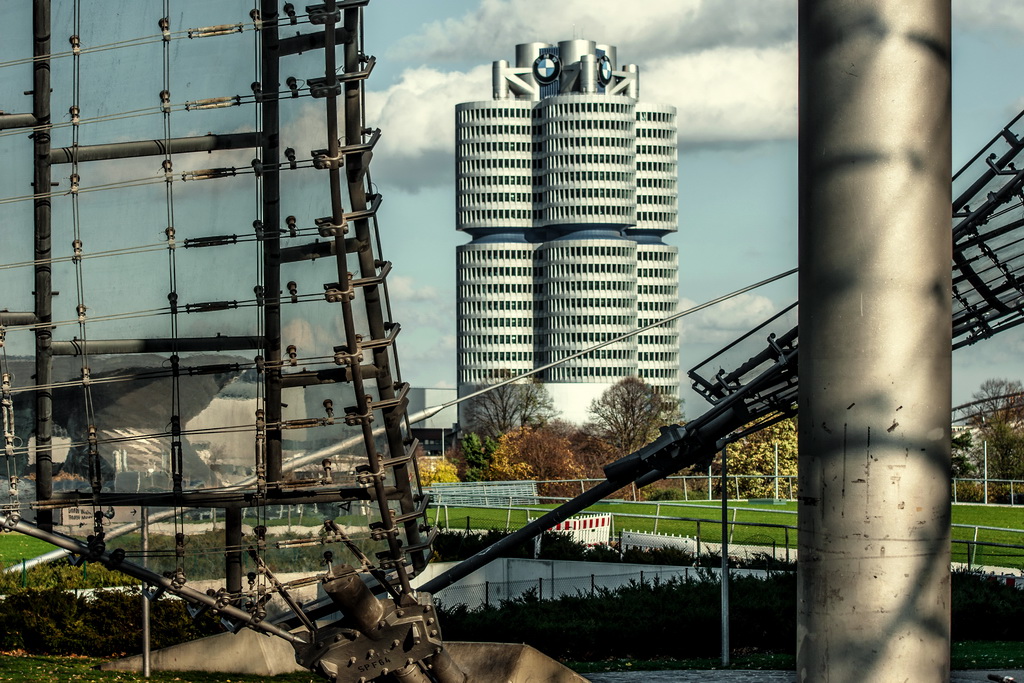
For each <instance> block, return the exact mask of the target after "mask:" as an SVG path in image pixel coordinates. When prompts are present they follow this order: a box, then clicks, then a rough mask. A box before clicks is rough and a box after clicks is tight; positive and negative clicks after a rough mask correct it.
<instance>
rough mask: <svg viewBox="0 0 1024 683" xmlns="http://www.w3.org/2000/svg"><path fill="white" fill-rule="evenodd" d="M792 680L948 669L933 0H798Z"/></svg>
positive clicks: (946, 353)
mask: <svg viewBox="0 0 1024 683" xmlns="http://www.w3.org/2000/svg"><path fill="white" fill-rule="evenodd" d="M799 13H800V16H799V27H800V28H799V33H800V35H799V39H800V57H799V60H800V98H799V99H800V102H799V105H800V106H799V111H800V143H799V160H800V164H799V167H800V171H799V174H800V175H799V183H800V185H799V187H800V264H799V265H800V368H799V372H800V397H799V406H800V468H799V470H800V493H799V498H798V500H799V517H798V520H799V550H800V552H799V578H798V588H797V599H798V615H797V665H796V669H797V671H798V672H799V674H798V678H799V680H801V681H831V683H853V682H854V681H856V682H858V683H860V682H861V681H903V680H922V681H948V680H949V675H950V672H949V638H950V621H949V620H950V585H949V582H950V566H949V563H950V421H949V416H950V345H951V330H950V327H951V325H950V317H951V312H950V302H951V284H950V267H949V264H950V261H951V243H950V238H949V215H950V214H949V211H950V209H949V207H950V203H951V199H950V182H949V178H950V175H951V173H950V170H951V169H950V5H949V2H948V1H947V0H904V1H903V2H899V3H893V2H890V1H889V0H805V1H804V2H801V3H799Z"/></svg>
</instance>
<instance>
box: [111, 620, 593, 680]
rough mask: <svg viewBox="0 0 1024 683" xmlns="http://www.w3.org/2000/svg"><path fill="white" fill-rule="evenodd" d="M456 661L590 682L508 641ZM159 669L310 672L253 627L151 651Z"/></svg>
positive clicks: (130, 661) (506, 674)
mask: <svg viewBox="0 0 1024 683" xmlns="http://www.w3.org/2000/svg"><path fill="white" fill-rule="evenodd" d="M445 648H447V650H448V652H449V653H450V654H451V656H452V659H453V660H455V662H456V663H457V664H458V665H459V668H461V669H462V670H463V671H465V672H466V674H468V676H469V680H470V681H481V682H491V681H493V682H494V683H586V680H587V679H585V678H583V677H582V676H580V675H579V674H577V673H575V672H574V671H572V670H571V669H568V668H566V667H565V666H562V665H561V664H559V663H558V662H556V661H555V660H553V659H551V658H550V657H548V656H547V655H545V654H542V653H541V652H539V651H538V650H536V649H534V648H532V647H530V646H529V645H519V644H507V643H445ZM150 666H151V668H152V669H153V670H154V671H211V672H222V673H233V674H247V675H252V676H276V675H278V674H283V673H292V672H295V671H305V669H304V668H303V667H301V666H299V665H298V663H296V661H295V652H294V650H293V649H292V646H291V645H289V644H288V643H286V642H285V641H283V640H281V639H280V638H275V637H268V636H264V635H262V634H259V633H256V632H255V631H253V630H251V629H243V630H241V631H239V632H238V633H237V634H234V633H221V634H219V635H216V636H210V637H208V638H201V639H199V640H193V641H191V642H188V643H181V644H180V645H173V646H171V647H168V648H164V649H162V650H157V651H155V652H153V653H152V655H151V659H150ZM100 668H101V669H105V670H108V671H109V670H115V671H141V670H142V656H141V655H134V656H132V657H125V658H123V659H115V660H113V661H110V662H107V663H106V664H103V665H102V666H101V667H100Z"/></svg>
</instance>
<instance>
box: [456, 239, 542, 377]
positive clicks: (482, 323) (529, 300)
mask: <svg viewBox="0 0 1024 683" xmlns="http://www.w3.org/2000/svg"><path fill="white" fill-rule="evenodd" d="M533 254H534V246H533V245H532V244H528V243H527V242H526V241H525V240H523V239H522V237H521V236H518V237H517V236H516V235H503V236H495V237H489V238H485V239H481V240H476V241H473V242H470V243H469V244H464V245H462V246H460V247H458V249H457V250H456V291H457V294H456V296H457V303H456V306H457V320H458V322H457V328H458V329H457V339H456V345H457V353H458V368H459V376H458V384H459V389H460V392H462V393H463V394H465V393H468V392H469V391H470V390H471V388H472V387H476V386H479V385H481V384H488V383H491V382H493V381H495V380H496V379H499V378H502V377H505V376H508V374H509V373H511V374H512V375H518V374H521V373H523V372H526V371H528V370H531V369H533V366H534V358H533V354H534V338H533V328H534V324H533V300H534V286H533V266H534V263H533V262H534V255H533Z"/></svg>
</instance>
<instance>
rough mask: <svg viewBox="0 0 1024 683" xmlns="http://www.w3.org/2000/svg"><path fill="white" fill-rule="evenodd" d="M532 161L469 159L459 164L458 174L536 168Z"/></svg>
mask: <svg viewBox="0 0 1024 683" xmlns="http://www.w3.org/2000/svg"><path fill="white" fill-rule="evenodd" d="M534 164H535V161H534V160H533V159H512V158H509V157H501V158H495V159H470V160H469V161H460V162H459V172H460V173H469V172H470V171H485V170H487V169H491V168H536V166H535V165H534Z"/></svg>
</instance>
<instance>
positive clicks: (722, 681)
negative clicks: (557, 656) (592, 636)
mask: <svg viewBox="0 0 1024 683" xmlns="http://www.w3.org/2000/svg"><path fill="white" fill-rule="evenodd" d="M990 673H994V674H999V675H1000V676H1010V677H1012V678H1013V679H1014V680H1016V681H1021V682H1024V671H954V672H953V675H952V676H951V677H950V679H949V680H950V683H980V682H982V681H988V678H987V676H988V674H990ZM587 680H588V681H590V682H591V683H640V682H641V681H643V683H796V674H795V673H793V672H792V671H617V672H609V673H601V674H588V675H587Z"/></svg>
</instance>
